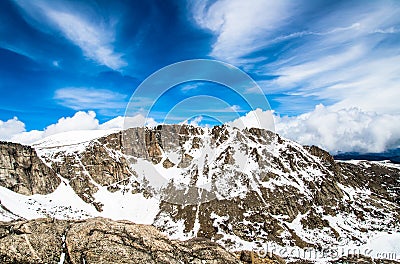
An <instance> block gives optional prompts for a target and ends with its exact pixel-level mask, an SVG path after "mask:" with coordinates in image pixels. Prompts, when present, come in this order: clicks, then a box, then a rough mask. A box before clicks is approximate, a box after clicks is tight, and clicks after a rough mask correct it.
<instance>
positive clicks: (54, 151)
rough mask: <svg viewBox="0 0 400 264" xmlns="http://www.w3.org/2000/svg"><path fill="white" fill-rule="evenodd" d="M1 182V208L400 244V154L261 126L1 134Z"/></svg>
mask: <svg viewBox="0 0 400 264" xmlns="http://www.w3.org/2000/svg"><path fill="white" fill-rule="evenodd" d="M0 185H1V187H0V201H1V208H0V218H1V220H13V219H18V218H27V219H31V218H39V217H43V216H45V217H55V218H62V219H82V218H90V217H95V216H103V217H108V218H112V219H116V220H121V219H125V220H130V221H133V222H135V223H145V224H152V225H154V226H156V227H157V228H159V229H160V230H161V231H162V232H164V233H165V234H167V235H168V236H169V237H171V238H178V239H188V238H192V237H196V236H198V237H206V238H210V239H211V240H214V241H216V242H218V243H219V244H221V245H223V246H225V247H227V248H229V249H231V250H238V249H254V248H257V247H261V246H265V245H269V246H270V249H271V247H273V248H276V249H279V248H283V247H286V248H292V249H304V248H315V249H317V250H319V251H323V250H325V249H326V248H330V249H332V248H339V247H347V248H349V247H361V248H373V249H377V248H378V246H382V243H383V242H382V241H385V243H389V244H390V243H392V245H391V246H390V248H388V249H387V250H388V251H395V252H397V253H398V254H399V255H400V249H399V247H398V244H400V243H397V242H399V241H400V235H399V230H400V221H399V220H400V210H399V208H400V199H399V186H400V168H399V167H398V166H397V165H393V164H391V163H385V162H367V161H357V162H349V161H347V162H340V161H335V160H334V159H333V158H332V156H331V155H329V153H327V152H326V151H324V150H322V149H319V148H318V147H315V146H311V147H309V146H301V145H299V144H297V143H295V142H292V141H290V140H286V139H283V138H281V137H280V136H279V135H277V134H275V133H273V132H270V131H267V130H262V129H255V128H251V129H237V128H233V127H229V126H216V127H213V128H201V127H194V126H188V125H182V126H180V125H166V126H158V127H155V128H131V129H129V130H126V131H123V132H116V131H96V132H93V131H91V132H89V131H79V132H67V133H63V134H59V135H53V136H51V137H49V138H46V139H44V140H42V141H40V142H37V143H36V144H34V145H32V147H27V146H21V145H19V144H12V143H1V144H0ZM396 243H397V244H396ZM396 245H397V246H396Z"/></svg>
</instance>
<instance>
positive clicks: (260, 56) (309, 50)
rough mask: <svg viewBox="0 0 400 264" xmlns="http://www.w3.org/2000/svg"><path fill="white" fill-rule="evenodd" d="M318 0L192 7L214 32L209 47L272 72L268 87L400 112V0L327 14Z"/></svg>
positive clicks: (343, 105)
mask: <svg viewBox="0 0 400 264" xmlns="http://www.w3.org/2000/svg"><path fill="white" fill-rule="evenodd" d="M313 5H314V4H313V3H307V4H302V5H298V4H295V2H293V1H291V2H286V1H275V2H274V1H262V0H260V1H258V0H257V1H240V0H237V1H236V0H233V1H228V0H220V1H216V2H213V3H211V2H209V1H200V2H197V3H196V4H194V5H192V15H193V19H194V21H195V22H196V23H197V24H198V25H199V26H200V27H202V28H205V29H208V30H210V31H211V32H212V33H213V34H214V35H215V37H216V41H215V43H214V46H213V49H212V52H211V54H210V55H211V56H214V57H215V58H219V59H223V60H227V61H229V62H231V63H233V64H235V65H238V66H242V67H243V68H244V69H246V70H247V71H251V72H252V73H254V74H255V75H257V76H264V77H268V78H266V80H262V81H260V82H259V84H260V86H261V87H262V88H263V91H264V92H265V93H267V94H271V93H278V94H282V93H285V94H289V93H290V94H295V95H296V96H301V97H304V98H305V99H306V98H311V97H312V98H314V100H319V101H323V102H330V103H335V107H334V108H335V109H336V110H340V109H342V108H351V107H359V108H361V109H363V110H364V111H376V112H379V113H392V114H397V113H399V104H398V98H399V97H400V89H399V83H400V50H399V49H398V43H397V42H396V40H395V39H394V38H395V37H396V36H397V35H398V34H399V32H400V31H399V27H398V25H399V23H400V5H399V3H398V2H397V1H385V2H373V1H370V2H363V3H358V4H354V3H346V4H344V5H337V6H332V8H331V9H329V12H324V13H323V14H321V13H320V12H315V8H318V10H320V6H317V7H315V6H313ZM310 13H314V14H315V15H313V16H312V17H310V16H309V15H308V14H310ZM306 15H307V17H306ZM338 18H340V19H338ZM293 29H295V31H293ZM288 40H290V41H291V42H290V48H287V49H286V48H285V49H282V50H278V51H275V50H276V48H274V49H273V50H274V52H276V53H274V54H273V55H274V57H275V58H276V59H274V58H270V59H269V60H268V58H266V57H265V56H266V55H268V54H270V53H271V51H265V49H268V48H271V47H272V45H275V46H274V47H276V46H277V45H278V44H279V43H282V47H286V46H287V43H288V42H286V41H288ZM255 52H256V54H257V55H255ZM271 76H278V78H276V79H273V80H270V77H271ZM246 92H247V93H257V92H258V91H257V90H256V89H248V90H247V91H246ZM288 98H290V96H289V97H288ZM305 101H306V100H305ZM310 103H311V104H313V102H310ZM280 108H281V110H282V111H284V109H285V106H284V105H282V106H280ZM305 109H309V106H307V107H305Z"/></svg>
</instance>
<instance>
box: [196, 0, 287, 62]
mask: <svg viewBox="0 0 400 264" xmlns="http://www.w3.org/2000/svg"><path fill="white" fill-rule="evenodd" d="M293 5H294V2H292V1H284V0H282V1H266V0H254V1H242V0H221V1H217V2H215V3H212V4H210V2H209V1H197V2H196V3H195V4H193V5H192V13H193V18H194V20H195V22H196V23H197V24H198V25H199V26H200V27H202V28H205V29H208V30H210V31H211V32H213V33H214V34H215V35H217V40H216V42H215V43H214V45H213V50H212V52H211V55H212V56H214V57H216V58H218V59H222V60H225V61H228V62H231V63H234V64H235V63H237V60H238V58H240V57H241V56H243V55H246V54H247V53H249V52H251V51H253V50H254V46H255V45H256V44H255V43H258V44H257V45H259V44H260V42H264V41H265V39H266V38H268V37H269V36H271V35H272V33H273V32H274V31H275V30H276V29H277V28H279V27H281V26H283V25H284V24H285V20H286V19H287V18H288V16H289V12H288V10H289V7H290V6H293Z"/></svg>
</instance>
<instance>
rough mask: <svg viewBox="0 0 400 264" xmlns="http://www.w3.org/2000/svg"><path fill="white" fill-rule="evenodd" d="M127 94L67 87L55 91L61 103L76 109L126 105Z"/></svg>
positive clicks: (108, 107) (110, 107)
mask: <svg viewBox="0 0 400 264" xmlns="http://www.w3.org/2000/svg"><path fill="white" fill-rule="evenodd" d="M126 97H127V96H126V95H124V94H120V93H117V92H113V91H110V90H106V89H95V88H86V87H65V88H61V89H58V90H56V91H55V94H54V99H56V100H57V101H58V103H59V104H61V105H63V106H65V107H68V108H71V109H74V110H88V109H116V110H120V109H123V108H125V107H126V102H124V100H125V98H126Z"/></svg>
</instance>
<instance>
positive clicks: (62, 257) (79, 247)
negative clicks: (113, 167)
mask: <svg viewBox="0 0 400 264" xmlns="http://www.w3.org/2000/svg"><path fill="white" fill-rule="evenodd" d="M270 257H271V258H270ZM0 263H2V264H7V263H14V264H15V263H24V264H28V263H32V264H33V263H35V264H38V263H64V264H73V263H82V264H90V263H96V264H98V263H146V264H147V263H199V264H200V263H201V264H204V263H215V264H216V263H227V264H229V263H255V264H257V263H259V264H262V263H280V264H284V263H286V262H285V260H283V259H282V258H280V257H279V256H275V255H274V256H268V257H267V258H258V257H257V256H256V254H255V253H252V252H249V251H241V252H235V253H231V252H228V251H226V250H225V249H224V248H223V247H221V246H220V245H218V244H216V243H214V242H211V241H210V240H208V239H204V238H194V239H190V240H187V241H178V240H170V239H168V238H167V237H166V236H164V235H163V234H161V233H160V232H159V231H158V230H157V229H156V228H155V227H153V226H149V225H139V224H134V223H132V222H129V221H113V220H110V219H106V218H100V217H98V218H91V219H87V220H79V221H71V220H57V219H51V218H42V219H35V220H17V221H12V222H0ZM292 263H312V262H308V261H305V260H297V261H294V262H292ZM331 263H399V262H396V261H389V260H373V259H371V258H369V257H364V256H357V257H354V256H353V257H346V258H342V259H339V260H337V261H332V262H331Z"/></svg>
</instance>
